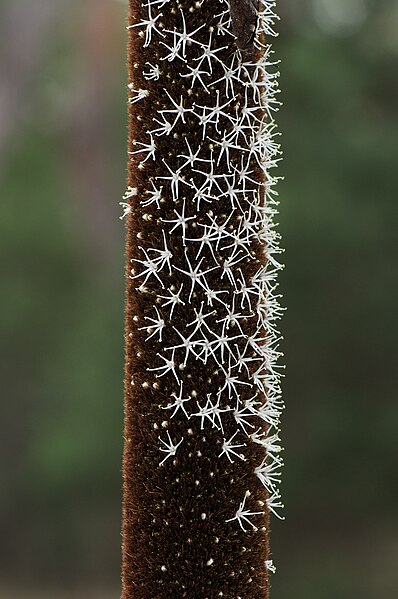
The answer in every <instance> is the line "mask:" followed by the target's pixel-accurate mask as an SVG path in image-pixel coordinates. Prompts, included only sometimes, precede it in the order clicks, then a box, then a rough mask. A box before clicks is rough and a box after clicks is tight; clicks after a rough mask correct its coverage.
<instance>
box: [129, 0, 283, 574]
mask: <svg viewBox="0 0 398 599" xmlns="http://www.w3.org/2000/svg"><path fill="white" fill-rule="evenodd" d="M170 2H171V0H153V1H152V0H149V1H148V2H147V4H146V5H145V6H147V18H145V19H144V20H142V21H141V22H138V23H136V24H134V25H132V27H133V28H134V29H135V30H136V31H137V33H138V35H140V36H141V37H142V38H143V42H144V47H148V46H150V45H151V44H153V43H154V42H156V53H155V52H154V54H153V58H152V62H147V63H146V65H145V68H144V71H143V77H144V78H145V80H147V81H148V90H150V89H151V85H152V82H153V81H156V84H157V85H158V86H159V89H161V85H162V73H163V71H164V65H165V64H167V63H168V62H174V63H175V64H177V65H178V68H179V74H180V77H181V78H182V79H183V80H186V81H187V82H188V86H187V89H188V91H187V94H186V96H183V95H181V94H175V95H174V96H173V95H172V93H171V90H172V87H171V86H169V85H168V91H167V90H166V89H164V104H163V105H162V107H161V109H156V108H155V107H154V110H153V118H152V122H153V127H152V128H151V129H148V130H147V131H146V136H147V139H146V140H142V141H136V142H135V143H134V146H135V148H134V149H133V150H132V152H131V153H132V154H134V155H136V156H138V157H139V160H141V157H142V160H141V162H140V163H139V168H142V169H143V168H148V169H150V168H151V163H152V161H163V163H164V167H165V169H163V170H164V174H163V175H162V176H154V177H150V176H149V175H148V189H147V190H145V191H144V192H141V193H140V194H139V197H138V201H139V202H140V204H141V206H142V215H141V216H142V218H143V219H144V220H145V219H148V218H151V216H150V215H148V213H146V209H147V208H148V209H149V208H150V209H151V210H155V211H156V210H160V206H161V203H162V201H163V203H164V200H163V197H164V195H166V194H167V197H168V198H170V199H171V198H172V200H173V202H174V204H175V208H174V215H173V216H172V217H171V218H168V219H163V218H161V219H160V221H161V223H162V226H163V227H164V229H163V234H162V236H160V237H159V247H151V248H144V247H142V246H140V248H139V249H140V251H141V253H142V255H141V257H140V258H135V259H134V264H132V270H131V277H132V279H134V280H137V281H138V282H139V284H140V287H138V289H140V291H142V292H144V293H145V291H146V284H147V282H148V281H149V280H152V279H156V281H157V283H158V284H160V286H161V287H162V289H163V291H162V295H158V297H157V299H156V301H157V304H158V306H159V308H158V306H156V305H154V308H153V314H152V315H150V316H149V315H147V316H146V317H145V318H146V321H145V322H144V323H142V324H143V326H141V327H140V328H141V329H142V330H146V331H147V335H148V336H147V339H151V340H152V342H153V341H156V342H157V349H158V352H157V356H158V358H159V360H158V364H157V365H154V366H153V367H148V369H147V370H148V371H150V372H152V373H153V375H152V376H155V377H156V378H159V377H164V378H162V380H163V381H164V380H166V378H168V379H169V380H170V385H172V384H173V385H174V386H175V385H176V384H177V392H175V393H173V394H172V397H173V400H172V402H171V403H169V404H168V405H166V406H164V407H163V409H165V410H167V411H168V414H169V418H170V419H173V418H175V417H179V416H183V417H185V418H187V420H189V419H191V418H198V419H199V422H200V428H201V429H205V428H206V427H212V428H215V429H217V431H219V434H220V437H221V441H220V443H221V444H220V447H222V451H221V452H220V454H219V459H220V460H223V459H225V460H228V461H229V462H231V463H232V462H235V461H237V460H241V461H242V462H245V448H246V447H247V446H248V444H250V443H255V444H258V445H260V446H261V447H262V448H263V449H264V459H263V461H262V462H261V463H260V464H258V466H257V467H256V468H255V472H254V474H255V475H256V476H257V477H258V480H259V481H260V482H261V483H262V485H263V486H264V487H265V489H266V490H267V496H268V499H267V507H268V509H269V510H270V511H271V512H273V513H274V514H276V515H278V517H281V516H279V509H280V508H281V507H283V506H282V504H281V502H280V495H279V492H278V484H279V482H280V467H281V466H282V459H281V457H280V452H281V447H280V445H279V437H278V431H279V418H280V414H281V411H282V409H283V402H282V399H281V387H280V379H281V376H282V375H281V373H280V369H281V366H279V364H278V360H279V358H280V356H281V355H282V354H281V353H280V352H279V351H278V346H279V342H280V334H279V332H278V329H277V320H278V319H279V318H280V317H281V314H282V308H281V306H280V304H279V299H280V295H278V293H277V291H276V290H277V286H278V283H277V275H278V272H279V270H280V269H281V268H282V267H283V265H282V264H281V263H280V262H279V261H278V255H279V254H280V253H281V251H282V250H281V249H280V247H279V235H278V233H277V232H276V231H275V221H274V217H275V215H276V214H277V205H278V198H277V196H278V194H277V191H276V189H275V185H276V183H277V182H278V177H275V176H273V175H272V174H271V172H272V169H273V168H274V167H275V166H276V165H277V164H278V162H279V160H280V154H281V152H280V149H279V145H278V143H277V136H278V132H277V131H276V126H275V123H274V120H273V115H274V112H275V111H276V110H277V109H278V105H279V102H278V100H277V92H278V80H277V79H278V71H277V66H276V63H275V62H274V61H273V59H272V50H271V46H270V44H269V43H268V42H267V40H268V38H269V36H274V35H275V33H274V29H273V26H274V23H275V20H276V18H277V17H276V15H275V14H274V7H275V2H274V0H259V16H258V21H257V31H256V35H255V38H254V46H255V47H257V48H258V49H259V50H260V51H258V52H255V53H248V54H246V53H245V52H242V51H241V50H239V49H238V48H237V47H234V49H233V51H231V52H228V53H225V52H224V50H225V49H226V48H227V47H228V46H229V45H230V42H231V37H230V36H231V35H232V34H231V33H230V27H229V25H230V23H229V21H230V15H229V7H228V2H227V0H220V13H219V14H218V15H217V20H218V24H217V26H216V27H214V26H210V27H209V26H207V25H205V24H202V25H200V26H199V27H195V28H194V29H193V30H192V31H191V30H190V27H189V20H190V19H189V13H192V12H193V11H195V10H197V9H199V7H200V4H201V3H200V2H197V3H196V5H192V6H191V8H189V9H187V11H186V13H185V12H184V10H183V9H182V8H181V7H178V8H176V7H177V4H174V3H173V6H174V11H176V14H177V16H178V12H179V13H180V15H179V16H180V19H179V22H180V25H179V27H178V28H177V27H175V28H174V29H173V30H168V29H166V28H165V27H164V25H163V23H162V16H163V14H162V10H164V9H165V7H166V8H167V9H168V8H169V7H168V6H167V5H168V4H169V3H170ZM188 11H189V12H188ZM195 22H196V23H197V20H196V21H195ZM204 34H206V41H205V42H204V41H203V39H204ZM220 40H221V43H220ZM216 42H217V43H216ZM224 42H225V43H224ZM191 48H194V49H195V52H194V56H195V57H194V58H189V56H190V54H189V52H190V49H191ZM254 55H255V56H256V58H253V56H254ZM226 56H227V58H226ZM257 56H258V58H257ZM220 69H221V72H222V75H221V76H220ZM198 89H199V90H200V98H201V103H197V94H196V90H198ZM148 90H145V89H138V90H137V89H133V88H131V90H130V91H131V96H130V102H132V103H135V104H136V105H139V102H140V101H141V100H142V99H144V98H147V99H148V100H150V91H148ZM238 91H239V95H238ZM204 97H205V98H208V101H206V103H203V98H204ZM238 97H239V100H238V99H237V98H238ZM188 122H189V123H191V124H192V122H194V123H195V125H194V127H195V130H199V132H200V134H199V135H197V136H196V137H193V138H192V139H191V137H190V135H189V130H190V128H189V127H188V125H187V136H186V137H183V138H181V135H180V134H177V133H176V132H177V130H178V131H180V130H181V125H182V124H187V123H188ZM164 137H169V138H170V140H175V139H180V140H181V143H180V146H181V147H183V146H185V149H184V150H180V151H182V153H181V154H178V156H177V160H176V158H175V157H173V160H168V158H167V156H165V155H158V153H157V144H158V140H159V139H161V138H164ZM259 171H260V172H261V173H262V175H261V176H259ZM148 172H149V173H150V170H149V171H148ZM133 195H135V194H133V192H132V190H131V189H129V191H128V192H127V194H126V196H125V197H124V199H125V200H128V199H130V198H131V197H132V196H133ZM221 201H222V202H223V206H225V205H226V203H228V204H227V205H228V208H227V209H223V210H222V211H221V210H220V209H219V207H218V206H217V204H218V203H219V202H221ZM122 206H123V207H124V210H125V213H128V210H127V209H126V207H127V206H128V204H125V203H122ZM158 222H159V220H158ZM232 222H233V223H234V224H231V223H232ZM236 223H238V225H236ZM177 238H178V239H179V240H180V243H181V244H182V247H183V248H184V250H186V249H187V248H189V250H190V251H189V252H188V251H183V252H181V254H182V256H179V262H177V264H179V266H177V264H176V263H175V261H174V260H173V258H174V256H173V251H174V250H172V249H170V248H175V247H176V244H175V243H171V242H170V240H171V239H177ZM177 247H179V246H177ZM259 247H262V248H263V256H261V257H260V259H259V255H258V254H259V250H258V248H259ZM205 256H206V257H205ZM181 259H183V260H185V265H183V267H182V264H181ZM247 265H251V268H247ZM253 265H256V266H255V269H253V268H252V267H253ZM215 271H217V280H218V281H219V283H220V284H221V286H220V288H217V289H216V288H214V284H213V286H211V284H210V282H209V281H210V279H209V276H208V275H209V273H212V275H213V274H214V272H215ZM173 272H175V273H178V280H179V281H183V282H182V284H181V286H180V287H179V288H177V287H176V286H175V285H171V286H170V287H167V286H166V284H165V277H164V276H163V274H167V275H170V274H172V273H173ZM248 272H250V273H251V274H250V275H249V274H247V273H248ZM212 280H214V279H213V278H212ZM198 298H199V299H198ZM194 299H196V302H195V301H193V300H194ZM187 307H188V308H190V309H191V311H192V318H191V320H190V321H188V322H187V326H186V329H185V330H179V329H178V328H177V327H176V324H175V323H176V315H177V313H178V311H179V310H180V309H184V311H185V313H186V310H187ZM160 308H161V312H160V310H159V309H160ZM214 323H216V324H214ZM247 323H249V325H248V326H249V328H250V331H254V332H253V333H252V334H251V335H248V334H247V326H245V325H247ZM167 329H173V330H174V332H175V333H176V335H177V337H178V342H177V343H175V344H174V345H167V343H166V344H165V343H164V342H163V341H162V340H163V339H164V337H165V331H166V330H167ZM194 363H202V364H204V365H206V366H207V367H208V368H209V372H216V373H217V375H221V376H222V377H223V380H224V383H223V384H221V385H220V386H219V388H218V391H217V393H208V394H207V395H206V398H205V399H204V398H198V399H196V395H197V393H196V392H195V393H192V391H191V390H190V388H189V387H188V386H187V387H186V384H187V383H188V380H187V379H186V377H185V375H184V373H186V372H187V371H188V370H189V368H190V366H192V365H193V364H194ZM193 368H194V367H193ZM173 381H174V382H173ZM243 391H244V393H243ZM247 396H248V397H247ZM163 416H164V413H163ZM225 418H229V419H231V418H232V419H233V420H232V421H234V422H235V424H236V432H235V433H234V434H233V435H232V436H231V435H227V436H225V435H224V426H225ZM167 435H168V438H167V439H166V440H165V439H163V438H162V436H161V435H160V436H159V439H160V443H161V445H160V451H161V452H163V455H162V456H161V457H162V460H161V462H160V464H163V463H165V462H167V459H168V458H173V456H175V455H176V454H177V455H178V451H181V450H182V448H183V439H178V443H176V442H175V441H173V440H172V439H171V438H170V434H169V432H168V431H167ZM242 435H244V438H245V439H246V442H240V439H242ZM227 437H228V438H227ZM180 445H181V448H180ZM243 467H244V466H243ZM252 494H253V491H250V490H247V492H246V493H245V496H244V497H243V499H242V502H241V503H240V505H238V506H236V507H237V509H236V513H235V514H231V518H230V519H228V520H227V522H234V521H236V522H237V523H238V524H239V525H240V527H241V529H242V530H244V531H246V530H247V528H248V527H249V528H250V527H251V528H253V529H256V527H255V524H254V522H255V518H256V516H257V515H258V514H263V513H264V512H263V511H253V510H251V509H249V508H248V507H247V506H246V501H247V500H248V498H249V497H250V495H252ZM266 565H267V567H268V569H269V570H270V571H273V569H274V566H273V565H272V562H271V561H269V562H268V563H267V564H266Z"/></svg>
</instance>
